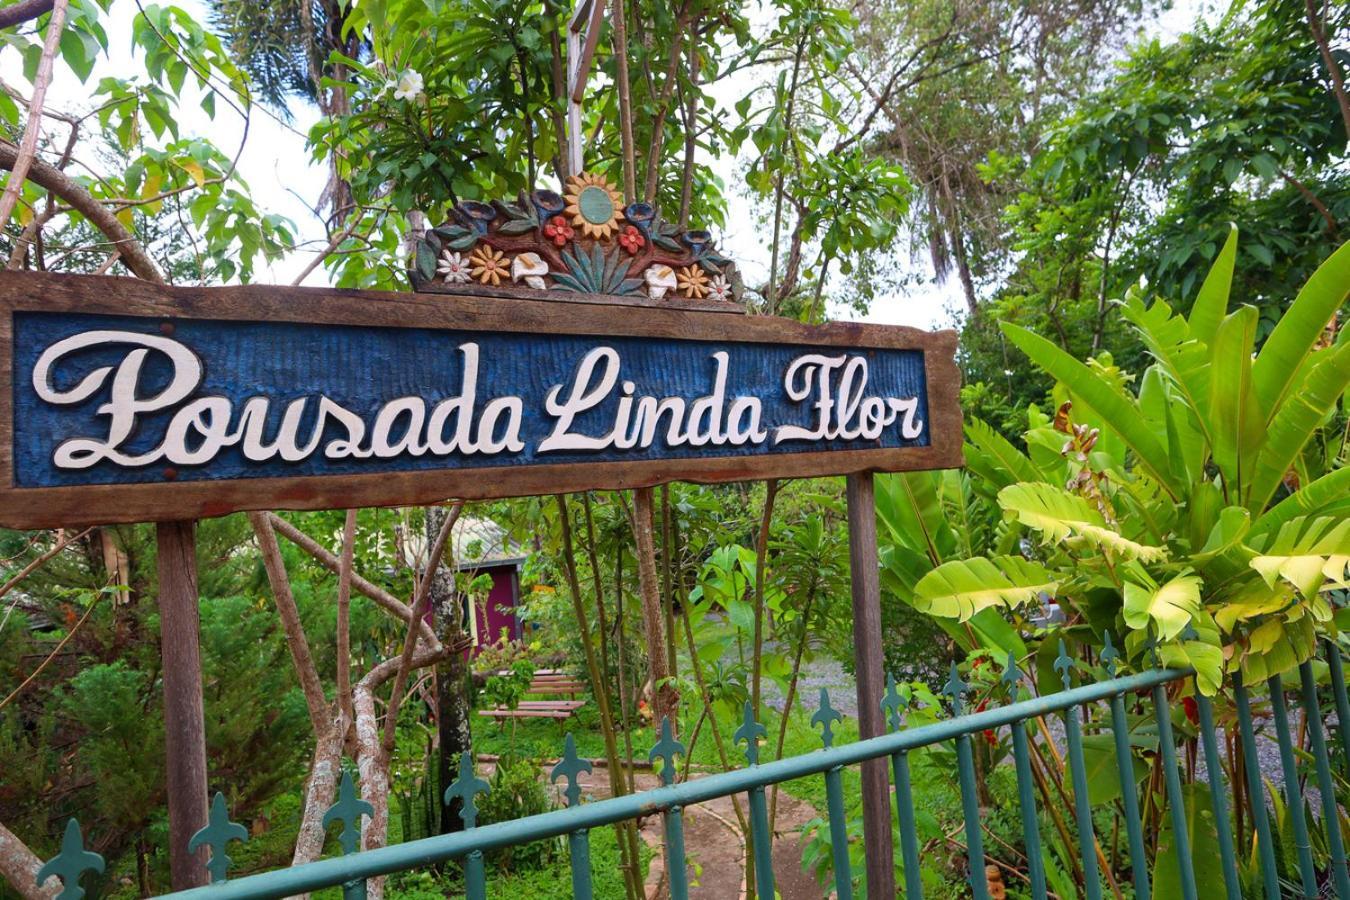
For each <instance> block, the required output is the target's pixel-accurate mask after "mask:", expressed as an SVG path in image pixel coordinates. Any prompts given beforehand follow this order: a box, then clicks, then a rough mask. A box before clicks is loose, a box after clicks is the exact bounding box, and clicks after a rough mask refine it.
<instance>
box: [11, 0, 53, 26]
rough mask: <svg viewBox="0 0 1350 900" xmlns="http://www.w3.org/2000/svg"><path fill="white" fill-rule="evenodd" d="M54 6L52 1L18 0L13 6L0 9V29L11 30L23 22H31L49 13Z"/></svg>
mask: <svg viewBox="0 0 1350 900" xmlns="http://www.w3.org/2000/svg"><path fill="white" fill-rule="evenodd" d="M54 5H55V4H54V0H19V2H18V3H15V4H14V5H13V6H6V7H5V8H4V9H0V28H12V27H14V26H15V25H22V24H23V23H24V22H31V21H32V20H33V19H36V18H38V17H39V16H45V15H46V14H47V13H49V12H51V11H52V6H54Z"/></svg>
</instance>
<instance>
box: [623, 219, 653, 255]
mask: <svg viewBox="0 0 1350 900" xmlns="http://www.w3.org/2000/svg"><path fill="white" fill-rule="evenodd" d="M645 243H647V239H646V238H645V237H643V236H642V232H641V231H639V230H638V228H637V226H636V225H629V226H628V227H627V228H625V229H624V230H623V234H621V235H619V245H620V246H621V247H623V249H625V250H627V251H628V252H629V254H630V255H633V254H636V253H637V252H638V251H639V250H641V249H642V245H643V244H645Z"/></svg>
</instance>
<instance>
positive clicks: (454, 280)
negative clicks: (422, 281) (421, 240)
mask: <svg viewBox="0 0 1350 900" xmlns="http://www.w3.org/2000/svg"><path fill="white" fill-rule="evenodd" d="M436 274H437V275H442V276H444V277H445V283H446V284H463V283H464V282H466V281H468V280H469V263H468V262H467V261H466V260H465V259H464V257H463V256H462V255H461V254H459V253H455V252H454V251H451V250H446V251H445V252H444V253H442V254H441V259H440V261H439V262H438V263H436Z"/></svg>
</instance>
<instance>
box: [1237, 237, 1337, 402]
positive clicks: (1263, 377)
mask: <svg viewBox="0 0 1350 900" xmlns="http://www.w3.org/2000/svg"><path fill="white" fill-rule="evenodd" d="M1348 292H1350V242H1347V243H1345V244H1342V245H1341V246H1340V249H1338V250H1337V251H1336V252H1335V253H1333V254H1331V256H1330V257H1328V258H1327V260H1326V262H1324V263H1322V265H1320V266H1318V267H1317V271H1316V272H1314V273H1313V274H1312V277H1311V278H1309V279H1308V283H1307V284H1305V285H1304V286H1303V290H1301V291H1299V292H1298V296H1297V297H1296V298H1294V302H1293V305H1291V306H1290V307H1289V309H1287V310H1285V313H1284V315H1282V316H1281V317H1280V321H1279V323H1278V324H1277V325H1276V326H1275V330H1274V331H1272V332H1271V333H1270V337H1269V338H1267V339H1266V343H1265V346H1264V347H1262V348H1261V353H1260V355H1259V356H1257V358H1256V362H1255V363H1254V364H1253V365H1252V380H1253V382H1254V384H1255V385H1256V396H1257V397H1258V398H1259V399H1260V401H1261V409H1262V411H1263V412H1264V413H1265V415H1266V417H1267V419H1270V418H1272V417H1274V416H1275V414H1276V413H1278V412H1279V408H1280V406H1281V405H1282V404H1283V402H1284V397H1285V393H1286V392H1287V391H1288V390H1289V386H1290V383H1291V381H1292V379H1293V378H1294V374H1295V373H1296V372H1298V371H1299V368H1300V366H1301V365H1302V363H1303V358H1304V357H1305V356H1307V355H1308V353H1309V352H1310V351H1311V350H1312V347H1313V344H1315V343H1316V342H1317V338H1318V337H1319V336H1320V335H1321V334H1322V332H1323V331H1324V330H1325V329H1326V327H1327V322H1329V321H1330V320H1331V317H1332V315H1334V314H1335V312H1336V311H1337V310H1338V309H1340V307H1341V304H1342V303H1344V302H1345V297H1346V294H1347V293H1348Z"/></svg>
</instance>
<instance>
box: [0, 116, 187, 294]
mask: <svg viewBox="0 0 1350 900" xmlns="http://www.w3.org/2000/svg"><path fill="white" fill-rule="evenodd" d="M18 158H19V148H18V147H15V146H14V145H13V144H11V143H9V142H8V141H0V169H8V170H10V171H13V170H14V167H15V166H16V165H17V164H18ZM11 177H13V176H11ZM28 180H29V181H31V182H33V183H34V184H36V185H37V186H39V187H42V188H46V189H47V190H48V191H51V192H52V193H53V194H55V195H56V196H58V197H60V198H61V199H62V200H64V201H65V202H66V203H67V204H68V205H69V206H70V208H71V209H73V210H74V211H75V212H77V213H79V214H80V215H82V216H84V217H85V218H86V219H88V220H89V223H90V224H91V225H93V226H94V227H95V228H97V229H98V230H99V231H101V232H103V234H104V236H105V237H107V238H108V240H109V242H110V243H111V244H112V245H113V246H114V247H116V248H117V249H118V250H119V251H120V252H121V254H122V261H123V262H124V263H126V266H127V268H128V269H130V270H131V272H132V274H133V275H135V276H136V277H138V278H143V279H145V280H146V281H151V282H154V283H155V284H165V281H164V276H163V275H161V274H160V272H159V267H158V266H156V265H155V262H154V260H152V259H151V258H150V256H149V254H147V253H146V252H145V248H144V247H142V246H141V243H140V241H138V240H136V238H135V237H134V236H133V235H132V233H131V232H130V231H128V230H127V229H126V226H125V225H123V224H122V223H121V222H119V221H118V220H117V217H116V216H114V215H113V214H112V212H111V211H109V210H108V209H107V208H106V207H104V206H103V204H101V203H99V202H98V201H97V200H95V199H94V197H93V195H91V194H90V193H89V192H88V191H87V190H85V189H84V187H83V186H82V185H80V184H79V183H77V182H75V181H74V180H73V179H71V178H70V176H68V175H66V173H64V172H62V171H61V170H60V169H58V168H56V167H55V166H52V165H49V164H47V163H45V162H43V161H42V160H41V159H34V160H33V164H32V168H31V169H29V171H28Z"/></svg>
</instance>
